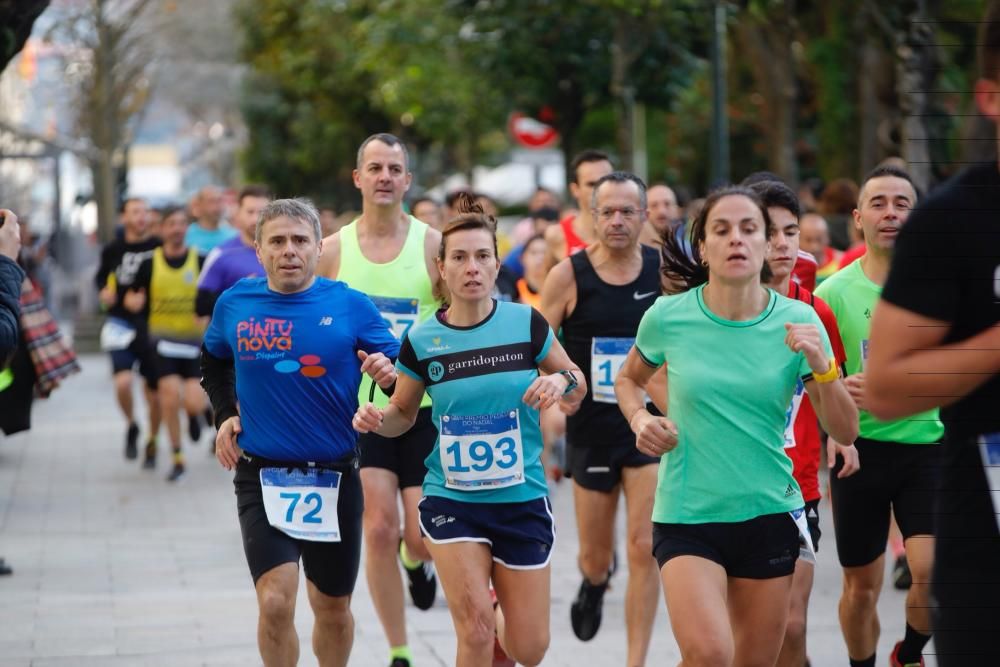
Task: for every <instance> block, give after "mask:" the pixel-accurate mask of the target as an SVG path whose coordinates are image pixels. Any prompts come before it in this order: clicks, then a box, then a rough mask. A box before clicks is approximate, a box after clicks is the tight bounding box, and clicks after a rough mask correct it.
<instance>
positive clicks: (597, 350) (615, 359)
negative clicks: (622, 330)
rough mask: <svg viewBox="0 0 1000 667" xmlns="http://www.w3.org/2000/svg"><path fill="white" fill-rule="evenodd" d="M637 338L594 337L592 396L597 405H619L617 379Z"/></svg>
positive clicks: (591, 377)
mask: <svg viewBox="0 0 1000 667" xmlns="http://www.w3.org/2000/svg"><path fill="white" fill-rule="evenodd" d="M634 344H635V338H599V337H594V339H593V342H592V343H591V344H590V394H591V397H592V399H593V401H594V402H595V403H613V404H616V405H617V403H618V398H617V397H616V396H615V378H617V377H618V372H619V371H620V370H621V369H622V366H623V365H624V364H625V358H626V357H627V356H628V351H629V350H631V349H632V345H634Z"/></svg>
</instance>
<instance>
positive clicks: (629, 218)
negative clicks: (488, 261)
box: [542, 172, 660, 665]
mask: <svg viewBox="0 0 1000 667" xmlns="http://www.w3.org/2000/svg"><path fill="white" fill-rule="evenodd" d="M591 205H592V208H593V215H594V219H595V221H596V225H597V229H596V233H597V242H596V243H594V244H593V245H591V246H589V247H588V248H587V249H586V250H585V251H583V252H579V253H577V254H575V255H573V256H571V257H568V258H566V259H564V260H563V261H562V262H560V263H559V264H557V265H556V266H555V267H554V268H553V269H552V271H551V272H550V273H549V276H548V278H547V279H546V281H545V286H544V287H543V288H542V314H544V315H545V318H546V319H547V320H548V321H549V324H550V325H551V326H552V328H553V330H556V331H558V330H559V327H560V326H561V327H562V330H563V336H564V338H565V347H566V351H567V352H568V353H569V355H570V358H571V359H572V360H573V361H574V362H576V363H577V364H578V365H579V366H580V368H581V369H582V370H583V372H584V374H585V377H586V378H587V380H588V387H587V395H586V397H585V398H584V399H583V403H582V405H581V407H580V410H579V411H578V412H577V413H576V414H574V415H571V416H570V417H569V419H568V420H567V429H566V431H567V432H566V440H567V444H568V456H567V458H568V460H569V465H568V468H569V472H570V474H571V476H572V478H573V482H574V483H573V498H574V504H575V506H576V518H577V529H578V532H579V536H580V553H579V564H580V570H581V571H582V573H583V582H582V583H581V585H580V591H579V593H578V595H577V598H576V601H575V602H574V603H573V605H572V607H571V609H570V619H571V623H572V626H573V631H574V633H575V634H576V636H577V637H578V638H580V639H581V640H584V641H587V640H589V639H591V638H592V637H593V636H594V635H595V634H596V633H597V630H598V628H599V627H600V623H601V607H602V604H603V597H604V592H605V590H606V589H607V586H608V578H609V577H610V572H611V570H612V567H613V564H612V561H613V557H614V553H615V544H614V539H615V526H614V521H615V513H616V510H617V508H618V497H619V492H620V491H624V493H625V499H626V507H627V523H628V525H627V537H628V548H627V554H628V561H629V568H628V570H629V581H628V586H627V588H626V591H625V610H626V611H625V626H626V631H627V634H628V659H627V663H626V664H628V665H642V664H644V663H645V660H646V652H647V650H648V647H649V638H650V635H651V633H652V627H653V619H654V617H655V616H656V605H657V603H658V597H659V574H658V572H657V567H656V561H655V560H654V558H653V556H652V532H653V526H652V520H651V516H652V510H653V495H654V492H655V490H656V471H657V464H658V463H659V461H658V460H657V459H655V458H652V457H649V456H646V455H644V454H641V453H640V452H639V451H638V450H637V449H636V447H635V436H634V435H633V433H632V430H631V429H630V428H629V425H628V423H627V422H626V421H625V418H624V417H623V416H622V413H621V411H620V410H619V409H618V402H617V400H616V398H615V392H614V384H615V376H616V375H617V374H618V370H619V369H620V368H621V365H622V363H623V362H624V360H625V356H626V355H627V354H628V351H629V349H630V348H631V347H632V345H633V343H634V341H635V334H636V330H637V329H638V327H639V321H640V320H641V319H642V316H643V314H644V313H645V312H646V309H647V308H649V307H650V306H651V305H653V302H654V301H655V300H656V297H658V296H659V295H660V259H659V253H658V252H657V251H656V250H654V249H652V248H647V247H644V246H641V245H640V244H639V233H640V230H641V229H642V226H643V223H644V222H645V220H646V186H645V184H644V183H643V182H642V180H641V179H639V178H638V177H636V176H634V175H632V174H628V173H624V172H614V173H612V174H609V175H607V176H604V177H602V178H601V179H600V180H598V181H597V184H596V185H595V186H594V191H593V196H592V198H591Z"/></svg>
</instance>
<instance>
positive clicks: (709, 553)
mask: <svg viewBox="0 0 1000 667" xmlns="http://www.w3.org/2000/svg"><path fill="white" fill-rule="evenodd" d="M653 556H654V557H655V558H656V562H657V564H658V565H659V566H660V569H663V566H664V565H666V563H667V561H668V560H670V559H671V558H676V557H677V556H697V557H699V558H705V559H707V560H710V561H712V562H715V563H718V564H719V565H721V566H722V567H723V568H725V570H726V575H727V576H730V577H740V578H743V579H774V578H775V577H785V576H788V575H790V574H792V572H794V571H795V559H797V558H798V557H799V529H798V527H797V526H796V525H795V519H793V518H792V515H791V514H790V513H788V512H780V513H778V514H765V515H763V516H758V517H756V518H753V519H748V520H747V521H738V522H735V523H655V522H654V523H653Z"/></svg>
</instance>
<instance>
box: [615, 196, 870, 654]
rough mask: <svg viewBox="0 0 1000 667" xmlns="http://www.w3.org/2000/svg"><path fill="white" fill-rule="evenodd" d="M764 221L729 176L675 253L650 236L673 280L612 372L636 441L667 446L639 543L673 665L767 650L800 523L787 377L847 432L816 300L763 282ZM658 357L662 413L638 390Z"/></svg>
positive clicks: (784, 601) (851, 412)
mask: <svg viewBox="0 0 1000 667" xmlns="http://www.w3.org/2000/svg"><path fill="white" fill-rule="evenodd" d="M771 226H772V223H771V220H770V217H769V216H768V214H767V210H766V209H765V208H764V207H763V206H762V205H761V203H760V200H759V199H758V198H757V196H756V194H754V193H753V192H752V191H751V190H748V189H746V188H740V187H728V188H724V189H722V190H718V191H716V192H714V193H713V194H712V195H710V196H709V197H708V199H707V201H706V202H705V207H704V208H703V209H702V212H701V214H700V215H699V216H698V218H697V219H696V220H695V222H694V224H693V225H692V239H693V243H692V248H691V255H690V256H689V255H687V254H686V253H685V249H684V248H683V247H681V245H680V244H679V243H677V242H676V241H675V240H674V239H673V238H672V237H668V238H665V239H664V247H663V264H664V273H665V275H666V277H667V278H668V279H669V280H670V281H671V282H672V283H673V284H675V285H680V286H681V287H682V290H683V291H682V292H681V293H679V294H675V295H672V296H666V297H660V298H659V299H657V301H656V303H655V304H654V305H653V307H652V308H650V309H649V310H648V311H647V312H646V314H645V315H644V316H643V319H642V322H641V323H640V325H639V331H638V334H637V337H636V343H635V346H634V347H633V349H632V350H631V351H630V352H629V356H628V358H627V360H626V362H625V365H624V366H623V368H622V370H621V372H620V373H619V375H618V379H617V382H616V384H615V392H616V394H617V396H618V404H619V407H620V408H621V410H622V413H623V414H624V415H625V418H626V419H628V421H629V425H630V426H631V428H632V430H633V431H634V432H635V434H636V446H637V447H638V449H639V450H640V451H642V452H643V453H646V454H650V455H653V456H663V455H666V456H664V457H663V459H662V462H661V464H660V470H659V481H658V484H657V489H656V499H655V503H654V507H653V554H654V556H656V559H657V562H658V563H659V565H660V576H661V579H662V582H663V589H664V594H665V597H666V601H667V610H668V612H670V620H671V625H672V627H673V631H674V636H675V637H676V638H677V642H678V644H679V646H680V649H681V655H682V658H683V662H684V664H689V663H690V664H702V663H706V664H732V662H733V660H734V658H735V657H736V656H738V662H739V663H740V664H754V665H757V664H760V665H765V664H767V665H773V664H774V662H775V661H776V660H777V657H778V652H779V650H780V648H781V642H782V638H783V636H784V631H785V622H786V619H787V615H788V604H789V596H790V594H791V585H792V572H793V571H794V568H795V559H796V558H797V557H798V554H799V535H800V531H801V532H802V533H803V534H805V533H806V531H807V529H806V524H805V517H804V513H803V511H802V508H803V504H804V503H803V500H802V494H801V492H800V490H799V487H798V484H797V483H796V482H795V479H794V478H793V477H792V464H791V461H790V460H789V458H788V457H787V456H786V455H785V453H784V451H783V445H784V430H785V425H786V420H787V414H788V406H789V404H790V399H791V397H792V394H793V392H794V390H795V386H796V383H797V382H798V380H799V379H800V378H801V379H802V380H803V381H804V382H805V387H806V391H808V392H809V397H810V399H811V400H812V402H813V405H814V406H815V408H816V414H817V415H818V416H819V420H820V422H821V423H822V425H823V427H824V429H826V431H827V432H828V433H830V434H831V435H832V436H833V437H834V438H836V439H837V440H839V441H841V442H852V441H853V440H854V438H855V437H856V435H857V429H858V413H857V409H856V408H855V407H854V403H853V401H852V400H851V397H850V395H849V394H848V393H847V390H846V389H845V387H844V386H843V383H842V381H841V380H840V377H839V372H838V368H837V366H836V364H835V363H834V361H833V358H832V357H833V354H832V351H831V348H830V342H829V339H828V338H827V336H826V331H825V329H824V328H823V326H822V323H821V322H820V320H819V318H818V316H817V315H816V313H815V311H814V310H813V309H812V308H810V307H809V306H808V305H807V304H804V303H801V302H799V301H793V300H791V299H787V298H785V297H783V296H780V295H778V294H777V293H776V292H774V291H773V290H770V289H767V288H766V287H764V286H763V284H762V283H763V282H764V280H762V274H765V275H764V276H763V278H764V279H766V278H767V275H766V271H767V269H766V266H767V265H766V263H765V258H766V256H767V250H768V242H767V239H768V238H769V236H770V229H771ZM663 365H666V366H667V387H668V391H667V406H666V407H667V411H666V415H667V417H655V416H653V415H651V414H650V413H649V412H648V411H647V410H646V409H645V402H644V399H643V388H644V387H645V386H646V383H647V381H648V380H649V379H650V378H651V377H652V376H653V374H654V373H655V372H656V369H657V368H659V367H660V366H663ZM653 398H654V400H657V399H659V398H661V397H653ZM659 402H662V401H659ZM807 542H808V540H807ZM675 612H676V613H675Z"/></svg>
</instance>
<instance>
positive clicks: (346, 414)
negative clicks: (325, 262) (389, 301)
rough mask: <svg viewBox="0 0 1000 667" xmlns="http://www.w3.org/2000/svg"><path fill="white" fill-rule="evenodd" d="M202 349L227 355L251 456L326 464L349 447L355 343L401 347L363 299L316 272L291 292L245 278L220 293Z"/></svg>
mask: <svg viewBox="0 0 1000 667" xmlns="http://www.w3.org/2000/svg"><path fill="white" fill-rule="evenodd" d="M205 349H207V350H208V352H209V353H210V354H212V355H214V356H216V357H219V358H221V359H233V360H234V364H235V368H236V397H237V399H238V400H239V403H240V423H241V425H242V427H243V433H241V434H240V435H239V445H240V447H242V448H243V449H244V450H245V451H246V452H247V453H249V454H256V455H257V456H260V457H263V458H268V459H272V460H275V461H288V462H306V461H316V462H330V461H336V460H338V459H341V458H343V457H344V456H346V455H347V454H349V453H350V452H352V451H353V450H354V447H355V443H356V442H357V437H358V434H357V433H356V432H355V431H354V429H353V428H352V426H351V419H352V418H353V417H354V413H355V412H356V411H357V409H358V384H359V383H360V381H361V361H360V360H359V359H358V356H357V351H358V350H364V351H365V352H368V353H373V352H381V353H383V354H385V355H386V356H387V357H389V358H390V359H393V358H395V357H396V355H397V354H398V353H399V341H398V340H396V338H395V337H394V336H393V335H392V332H391V331H389V328H388V327H387V326H386V324H385V321H384V320H383V319H382V316H381V315H379V313H378V311H377V310H376V309H375V305H374V304H373V303H372V302H371V300H370V299H369V298H368V297H367V296H366V295H364V294H362V293H361V292H358V291H357V290H353V289H351V288H349V287H348V286H347V285H345V284H344V283H342V282H336V281H332V280H327V279H326V278H317V279H316V282H315V283H313V285H312V287H310V288H309V289H307V290H305V291H303V292H298V293H295V294H279V293H277V292H273V291H271V290H270V289H269V288H268V286H267V279H266V278H244V279H243V280H240V281H239V282H238V283H236V284H235V285H234V286H233V287H232V288H230V289H229V290H227V291H226V292H223V294H222V296H221V297H219V300H218V302H217V303H216V304H215V311H214V313H213V315H212V322H211V324H210V325H209V327H208V330H207V331H206V332H205Z"/></svg>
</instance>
